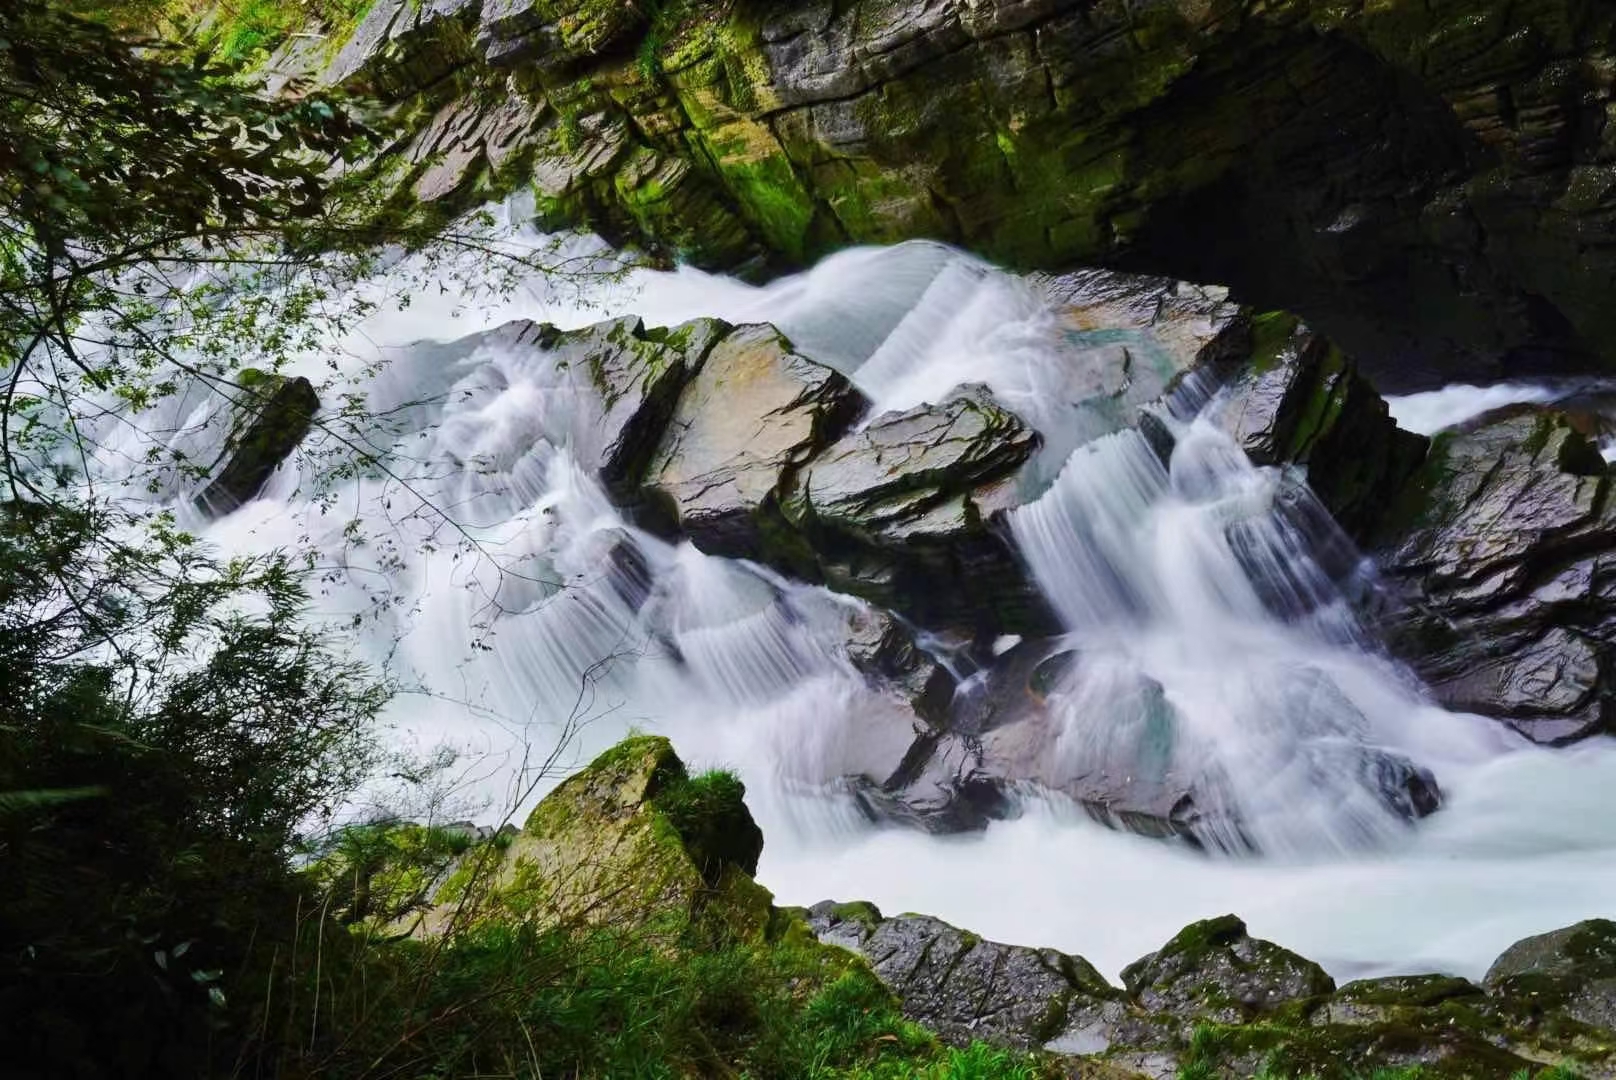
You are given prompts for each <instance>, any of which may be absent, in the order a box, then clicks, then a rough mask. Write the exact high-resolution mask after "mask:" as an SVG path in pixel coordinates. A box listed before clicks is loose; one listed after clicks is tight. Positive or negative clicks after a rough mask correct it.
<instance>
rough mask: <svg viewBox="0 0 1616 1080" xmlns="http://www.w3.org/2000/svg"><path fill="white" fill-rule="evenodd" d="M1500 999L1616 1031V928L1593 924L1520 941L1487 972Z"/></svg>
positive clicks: (1614, 924) (1595, 921) (1609, 924)
mask: <svg viewBox="0 0 1616 1080" xmlns="http://www.w3.org/2000/svg"><path fill="white" fill-rule="evenodd" d="M1487 985H1488V987H1490V988H1491V989H1493V990H1494V992H1496V993H1500V994H1504V995H1507V996H1509V997H1512V998H1515V999H1518V1000H1519V999H1529V1000H1530V1002H1531V1004H1532V1005H1533V1006H1535V1007H1537V1008H1547V1009H1554V1010H1557V1011H1559V1012H1561V1013H1563V1014H1564V1015H1566V1016H1569V1017H1571V1018H1572V1019H1573V1020H1576V1021H1579V1022H1580V1023H1584V1024H1590V1025H1593V1026H1595V1027H1600V1028H1605V1029H1616V922H1612V921H1611V920H1609V919H1588V920H1586V921H1584V922H1580V923H1577V924H1576V925H1574V926H1568V927H1566V928H1565V929H1563V930H1555V931H1553V932H1552V933H1548V934H1539V935H1537V936H1536V937H1529V938H1526V939H1524V940H1522V941H1517V942H1516V943H1515V944H1514V945H1511V946H1510V947H1509V948H1508V949H1505V950H1504V953H1503V955H1501V956H1500V957H1499V958H1498V959H1497V960H1495V961H1493V966H1492V967H1491V968H1489V969H1488V970H1487Z"/></svg>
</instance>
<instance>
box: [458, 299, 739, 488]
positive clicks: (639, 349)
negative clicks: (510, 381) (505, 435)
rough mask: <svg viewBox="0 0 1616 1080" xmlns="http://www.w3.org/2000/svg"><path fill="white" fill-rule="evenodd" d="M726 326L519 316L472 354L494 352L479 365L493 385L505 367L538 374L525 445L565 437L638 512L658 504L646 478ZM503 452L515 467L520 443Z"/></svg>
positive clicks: (527, 379) (479, 340)
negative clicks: (571, 323) (574, 325)
mask: <svg viewBox="0 0 1616 1080" xmlns="http://www.w3.org/2000/svg"><path fill="white" fill-rule="evenodd" d="M728 330H729V327H728V326H727V324H725V323H721V322H718V321H716V320H712V319H697V320H694V321H692V322H688V323H685V324H683V325H681V326H677V327H673V328H671V329H668V328H659V329H647V328H646V327H645V325H644V323H643V322H641V320H640V319H639V318H637V317H635V316H627V317H624V318H621V319H614V320H611V321H609V322H603V323H597V324H595V325H593V326H587V327H583V328H582V329H578V330H568V331H563V330H559V329H557V328H556V327H554V326H551V325H549V324H547V323H535V322H530V321H527V320H518V321H514V322H510V323H506V324H505V325H504V326H500V327H497V328H496V329H494V330H490V331H487V332H485V333H483V334H480V335H477V336H476V337H475V338H474V339H473V342H472V343H473V344H474V346H475V350H476V351H474V352H473V353H472V356H473V357H474V358H476V357H477V356H479V355H486V356H488V357H489V358H490V360H491V361H492V363H491V364H490V366H489V367H487V368H486V369H484V372H483V375H482V381H483V382H484V383H485V384H486V386H487V387H488V388H491V389H494V390H498V389H500V388H503V387H504V386H505V385H506V380H507V378H509V377H510V376H507V375H506V374H505V372H506V371H507V370H510V371H512V372H515V373H516V374H515V376H514V377H516V378H519V379H521V380H522V381H523V382H524V383H531V385H532V387H533V391H534V395H535V398H534V406H533V407H534V408H535V409H536V410H537V411H538V412H539V414H540V417H539V422H538V423H536V424H535V425H534V427H533V429H532V432H531V435H530V437H529V440H528V442H525V443H523V444H521V446H522V448H530V447H531V444H532V442H533V441H535V440H540V439H542V440H544V441H547V442H549V443H551V444H553V445H562V444H565V445H566V446H567V447H568V448H569V450H570V451H571V453H572V454H573V456H574V458H575V459H576V460H577V461H578V463H579V464H580V465H582V466H584V467H585V468H589V469H593V470H595V472H596V473H597V475H598V476H599V477H600V479H601V482H602V483H603V484H604V486H605V488H606V491H607V493H608V494H609V495H611V496H612V498H613V499H614V500H615V501H616V502H617V503H618V504H619V505H621V506H623V507H624V508H625V509H627V510H629V511H630V513H631V514H633V515H637V516H638V515H644V514H647V513H652V512H653V511H654V510H655V509H656V508H654V507H648V506H647V505H646V504H645V500H644V498H643V494H644V493H643V483H644V480H645V473H646V470H647V468H648V467H649V465H650V461H651V457H652V455H653V453H654V452H655V450H656V447H657V445H658V443H659V442H660V441H661V439H662V438H663V436H664V434H665V433H666V431H667V427H668V422H669V419H670V418H671V417H672V415H673V410H674V405H675V403H676V402H677V400H678V397H679V393H680V391H681V390H683V389H684V387H685V384H686V383H687V382H689V381H690V379H691V377H692V376H693V375H694V374H695V373H696V372H697V371H698V370H700V368H701V365H702V362H703V360H704V359H705V358H706V355H707V353H708V351H709V350H710V349H711V348H712V347H713V344H714V343H715V342H716V341H717V340H718V339H719V338H720V337H722V336H723V335H724V334H725V333H727V332H728ZM505 453H506V458H505V459H502V460H501V461H499V462H497V463H495V464H498V465H500V466H502V467H512V466H513V464H514V457H515V455H516V451H515V450H507V451H506V452H505Z"/></svg>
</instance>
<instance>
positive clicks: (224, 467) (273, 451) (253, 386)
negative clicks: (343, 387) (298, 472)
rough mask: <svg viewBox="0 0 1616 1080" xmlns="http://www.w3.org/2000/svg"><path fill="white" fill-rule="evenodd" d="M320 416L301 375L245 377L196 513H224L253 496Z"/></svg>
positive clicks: (317, 401) (316, 401)
mask: <svg viewBox="0 0 1616 1080" xmlns="http://www.w3.org/2000/svg"><path fill="white" fill-rule="evenodd" d="M249 375H250V377H249ZM319 411H320V398H319V396H318V395H317V394H316V393H315V392H314V384H313V383H311V382H309V380H307V379H305V378H303V377H302V376H298V377H296V378H287V377H286V376H283V375H264V374H261V373H257V372H243V373H242V396H241V398H240V399H238V401H237V404H236V409H235V415H234V417H233V422H232V424H231V430H230V434H229V436H228V437H227V439H226V442H225V448H224V451H223V452H222V453H221V454H220V455H219V458H218V460H217V461H215V462H214V464H213V468H212V470H211V472H212V479H211V480H210V481H209V482H208V485H207V487H205V488H203V489H202V492H201V494H199V495H198V496H197V497H196V505H197V507H198V509H200V510H202V511H203V512H204V513H207V514H227V513H229V512H230V511H232V510H234V509H235V508H236V507H238V506H240V505H241V504H242V503H244V502H246V501H247V500H248V499H251V498H252V497H253V496H254V495H257V494H258V492H259V489H261V488H262V487H263V486H264V484H265V483H266V482H267V481H268V480H269V478H270V475H271V474H272V473H274V471H275V470H276V469H278V468H280V466H281V463H282V462H284V461H285V460H286V459H287V458H288V457H290V456H291V455H292V451H294V450H296V449H297V447H298V444H299V443H301V442H302V441H303V438H304V436H306V435H308V433H309V428H310V427H312V426H313V424H314V415H315V413H317V412H319Z"/></svg>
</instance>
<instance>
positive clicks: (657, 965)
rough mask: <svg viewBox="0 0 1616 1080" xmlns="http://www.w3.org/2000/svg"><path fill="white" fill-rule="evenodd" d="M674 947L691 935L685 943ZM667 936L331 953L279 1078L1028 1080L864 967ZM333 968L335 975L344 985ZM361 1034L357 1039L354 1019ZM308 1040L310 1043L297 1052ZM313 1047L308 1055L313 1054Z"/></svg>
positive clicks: (781, 949)
mask: <svg viewBox="0 0 1616 1080" xmlns="http://www.w3.org/2000/svg"><path fill="white" fill-rule="evenodd" d="M685 932H687V933H693V932H694V931H691V930H690V928H688V927H687V928H685ZM668 940H669V937H668V928H667V927H659V928H657V930H656V932H655V933H654V934H642V933H638V932H635V931H632V930H610V929H606V930H592V931H588V932H582V931H578V930H552V931H545V932H540V931H536V930H534V929H532V928H531V927H529V926H524V925H520V924H514V923H493V924H485V925H480V926H478V927H477V928H476V929H475V930H469V931H467V932H465V933H464V934H461V935H458V936H457V937H456V938H455V939H454V940H453V941H451V942H449V943H447V944H444V945H441V946H440V945H436V944H427V943H421V942H416V941H404V942H396V943H392V944H387V945H375V944H365V945H356V944H354V943H353V941H352V940H350V943H349V944H348V945H347V946H346V947H341V946H339V947H338V948H337V949H336V950H334V951H335V952H336V953H337V954H338V955H339V957H340V958H339V959H338V960H337V961H336V962H335V964H336V966H335V970H330V969H328V971H327V974H326V978H327V979H328V980H329V981H328V987H329V992H330V994H331V995H332V996H328V997H326V999H325V1000H324V1001H322V1002H320V1003H319V1005H318V1013H317V1014H316V1013H315V1012H314V1009H315V1005H314V1002H313V998H312V995H313V992H314V989H315V988H314V986H312V985H303V986H293V987H291V988H290V989H291V992H292V993H293V994H294V995H297V997H298V999H297V1000H295V1002H294V1004H293V1005H292V1007H291V1008H292V1012H293V1013H294V1015H293V1016H292V1017H290V1018H286V1019H288V1020H289V1022H290V1023H291V1024H292V1027H293V1030H296V1031H298V1032H299V1033H300V1035H301V1036H303V1037H302V1038H300V1039H299V1040H298V1045H295V1046H287V1045H284V1044H282V1045H278V1046H275V1047H274V1048H273V1049H270V1048H267V1047H266V1048H265V1050H264V1053H265V1055H269V1054H274V1055H275V1057H274V1058H273V1059H271V1058H269V1057H268V1056H266V1057H265V1058H264V1059H263V1061H262V1063H263V1064H264V1065H265V1066H266V1068H268V1067H273V1070H274V1071H277V1072H279V1074H280V1075H292V1076H298V1075H315V1074H318V1075H320V1076H323V1077H332V1078H336V1080H345V1078H348V1077H366V1076H387V1075H430V1076H510V1077H524V1078H538V1077H551V1076H565V1077H579V1078H584V1077H590V1078H594V1077H598V1078H601V1080H616V1078H618V1077H647V1078H652V1077H655V1078H660V1077H668V1078H672V1077H684V1076H713V1075H716V1076H747V1077H757V1078H759V1080H761V1078H764V1077H779V1078H782V1080H785V1078H793V1080H795V1078H803V1080H815V1078H823V1080H831V1078H844V1077H845V1078H848V1080H853V1078H857V1080H878V1078H879V1080H888V1078H890V1080H900V1078H911V1077H913V1078H923V1080H925V1078H930V1080H976V1078H984V1080H985V1078H988V1077H994V1078H1003V1080H1034V1078H1035V1077H1039V1076H1044V1075H1051V1076H1052V1075H1054V1074H1053V1073H1046V1072H1043V1071H1041V1069H1040V1066H1039V1064H1038V1063H1037V1062H1036V1061H1035V1060H1034V1059H1032V1058H1030V1057H1028V1056H1027V1055H1016V1054H1013V1053H1008V1052H1005V1051H1000V1050H995V1049H992V1048H989V1047H986V1046H982V1045H977V1046H972V1047H970V1048H967V1049H964V1050H955V1049H947V1048H944V1047H941V1046H939V1044H938V1043H937V1042H936V1040H935V1039H934V1038H933V1037H932V1036H931V1035H930V1034H929V1033H928V1032H926V1031H924V1030H923V1029H921V1028H919V1027H916V1026H915V1025H913V1024H911V1023H909V1022H907V1021H905V1020H904V1019H903V1018H902V1016H901V1015H899V1013H898V1012H897V1011H896V1009H895V1007H894V1003H893V1001H892V999H891V996H890V995H889V994H888V993H887V992H886V990H885V989H884V988H883V987H881V985H880V984H879V983H878V982H877V981H876V980H875V978H874V977H873V976H872V975H870V974H869V972H868V971H867V970H866V969H864V968H863V967H862V966H861V965H858V964H857V963H856V962H851V958H850V957H848V958H845V960H844V961H843V962H839V963H831V964H827V963H826V960H827V956H828V954H829V953H831V952H832V950H826V949H823V948H821V947H819V946H817V945H812V944H807V945H805V944H802V943H801V942H800V941H794V938H793V936H792V935H791V934H787V935H785V936H784V937H783V938H782V939H781V940H779V941H776V942H774V943H771V944H765V945H748V944H741V943H734V942H729V943H723V942H718V943H715V942H713V941H712V940H710V939H705V938H704V937H702V936H701V935H700V934H698V935H697V936H696V937H693V938H687V939H682V940H680V943H679V947H677V948H675V949H672V950H670V949H669V948H668V947H667V942H668ZM343 965H347V967H346V968H344V966H343ZM360 1018H362V1019H363V1023H357V1022H355V1021H356V1020H358V1019H360ZM311 1030H312V1032H313V1038H312V1040H309V1039H308V1035H309V1032H310V1031H311ZM310 1042H312V1046H310Z"/></svg>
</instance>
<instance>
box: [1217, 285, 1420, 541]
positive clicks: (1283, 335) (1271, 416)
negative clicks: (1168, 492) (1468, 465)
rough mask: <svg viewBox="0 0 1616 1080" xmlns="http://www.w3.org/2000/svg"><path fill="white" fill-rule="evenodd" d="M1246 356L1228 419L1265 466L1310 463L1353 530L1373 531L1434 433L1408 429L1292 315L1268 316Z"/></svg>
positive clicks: (1318, 487)
mask: <svg viewBox="0 0 1616 1080" xmlns="http://www.w3.org/2000/svg"><path fill="white" fill-rule="evenodd" d="M1235 355H1237V356H1238V353H1236V354H1235ZM1238 359H1239V361H1240V363H1241V367H1240V369H1239V370H1238V373H1237V374H1236V375H1235V376H1234V377H1233V379H1232V380H1231V381H1230V384H1229V386H1228V388H1227V390H1226V398H1225V400H1224V402H1223V404H1222V406H1221V408H1220V411H1219V413H1218V417H1217V418H1218V420H1219V422H1220V423H1221V424H1222V425H1223V427H1224V428H1225V429H1226V430H1227V431H1228V432H1229V434H1230V435H1232V436H1233V437H1234V438H1235V440H1236V441H1237V442H1239V443H1240V445H1241V447H1242V448H1243V449H1244V450H1245V451H1246V453H1247V454H1248V455H1249V456H1250V457H1251V460H1252V461H1254V462H1256V463H1257V464H1259V465H1280V464H1294V465H1303V466H1306V468H1307V480H1308V486H1309V487H1311V488H1312V489H1313V492H1314V494H1316V495H1317V496H1318V497H1319V500H1320V501H1321V502H1322V503H1323V504H1324V506H1325V507H1326V508H1327V509H1328V510H1329V511H1330V513H1331V514H1333V515H1334V516H1335V519H1336V520H1337V521H1338V522H1339V523H1340V524H1341V526H1342V527H1343V528H1344V529H1345V530H1346V531H1347V533H1348V534H1349V535H1351V536H1352V537H1353V538H1354V539H1357V540H1360V541H1361V540H1363V539H1365V538H1366V537H1368V536H1369V535H1371V534H1372V533H1373V532H1374V531H1375V529H1376V528H1377V526H1378V525H1379V523H1380V521H1381V516H1382V515H1383V514H1384V513H1385V512H1386V510H1387V508H1388V507H1389V506H1390V505H1391V503H1392V501H1393V500H1394V498H1395V495H1396V493H1397V492H1398V491H1399V490H1400V489H1401V488H1402V486H1403V484H1404V483H1406V482H1407V481H1408V479H1409V477H1410V476H1411V475H1412V474H1413V472H1414V470H1415V469H1416V468H1418V467H1419V464H1420V461H1421V459H1422V458H1424V456H1425V450H1426V442H1427V440H1426V439H1425V437H1424V436H1421V435H1415V434H1412V433H1410V432H1407V431H1404V430H1403V429H1401V428H1399V427H1398V426H1397V424H1396V422H1395V421H1393V420H1392V418H1391V416H1390V415H1389V413H1388V412H1387V409H1386V403H1385V401H1384V400H1382V399H1381V397H1380V395H1379V394H1377V393H1376V392H1375V390H1374V388H1373V387H1372V386H1370V385H1369V382H1368V380H1366V379H1365V378H1364V377H1363V376H1362V375H1360V374H1358V371H1357V368H1356V367H1355V366H1354V365H1353V364H1352V362H1351V361H1349V360H1348V359H1347V358H1346V357H1345V356H1343V355H1342V353H1341V351H1340V350H1339V349H1337V348H1335V346H1333V345H1332V344H1331V343H1330V342H1329V341H1327V340H1325V339H1324V338H1323V337H1321V336H1319V335H1318V334H1315V333H1313V332H1312V331H1311V330H1309V329H1308V328H1307V327H1306V326H1303V325H1302V324H1301V323H1300V322H1298V321H1297V320H1296V319H1294V318H1292V317H1291V316H1288V315H1278V314H1270V315H1262V316H1259V317H1258V318H1257V319H1256V320H1255V321H1254V324H1253V328H1252V341H1251V346H1250V349H1249V352H1248V353H1247V354H1246V355H1244V356H1238Z"/></svg>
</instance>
